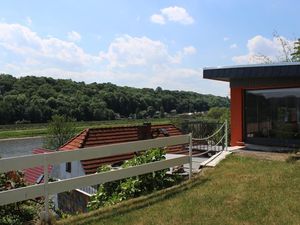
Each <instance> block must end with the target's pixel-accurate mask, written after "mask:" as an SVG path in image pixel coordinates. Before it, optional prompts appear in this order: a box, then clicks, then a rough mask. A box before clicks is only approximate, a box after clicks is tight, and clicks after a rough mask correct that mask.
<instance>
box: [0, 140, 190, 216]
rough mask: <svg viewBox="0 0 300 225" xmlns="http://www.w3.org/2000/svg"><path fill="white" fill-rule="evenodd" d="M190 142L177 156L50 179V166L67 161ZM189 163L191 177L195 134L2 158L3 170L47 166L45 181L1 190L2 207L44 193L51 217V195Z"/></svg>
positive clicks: (47, 210)
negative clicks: (182, 152) (185, 152)
mask: <svg viewBox="0 0 300 225" xmlns="http://www.w3.org/2000/svg"><path fill="white" fill-rule="evenodd" d="M181 144H188V145H189V155H188V156H182V155H179V156H178V157H177V158H173V159H166V160H161V161H157V162H151V163H147V164H143V165H139V166H133V167H129V168H124V169H120V170H115V171H108V172H102V173H96V174H90V175H85V176H79V177H73V178H69V179H64V180H59V181H54V182H49V174H48V165H49V164H52V165H53V164H60V163H64V162H71V161H78V160H87V159H93V158H101V157H108V156H112V155H118V154H124V153H129V152H132V151H136V152H137V151H145V150H148V149H151V148H161V147H166V146H173V145H181ZM187 163H188V164H189V178H191V176H192V134H188V135H179V136H173V137H165V138H156V139H150V140H143V141H135V142H127V143H121V144H112V145H105V146H99V147H90V148H84V149H77V150H74V151H60V152H53V153H44V154H36V155H27V156H20V157H12V158H5V159H0V173H1V172H8V171H12V170H22V169H25V168H32V167H35V166H40V165H43V166H44V183H42V184H36V185H31V186H26V187H22V188H17V189H12V190H8V191H2V192H0V206H1V205H6V204H10V203H14V202H19V201H24V200H28V199H34V198H37V197H41V196H44V199H45V208H44V209H45V220H46V221H48V219H49V195H53V194H56V193H61V192H65V191H69V190H74V189H80V188H84V187H87V186H91V185H97V184H103V183H106V182H110V181H115V180H120V179H123V178H128V177H132V176H138V175H142V174H146V173H151V172H155V171H159V170H162V169H166V168H170V167H174V166H178V165H183V164H187Z"/></svg>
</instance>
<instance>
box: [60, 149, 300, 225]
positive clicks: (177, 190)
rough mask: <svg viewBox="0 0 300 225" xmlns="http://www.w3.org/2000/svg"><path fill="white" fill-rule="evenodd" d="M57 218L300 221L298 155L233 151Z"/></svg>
mask: <svg viewBox="0 0 300 225" xmlns="http://www.w3.org/2000/svg"><path fill="white" fill-rule="evenodd" d="M59 224H90V225H101V224H106V225H113V224H116V225H117V224H120V225H121V224H125V225H126V224H128V225H142V224H153V225H168V224H170V225H184V224H189V225H192V224H207V225H208V224H209V225H212V224H216V225H219V224H222V225H225V224H228V225H235V224H247V225H250V224H268V225H272V224H278V225H284V224H287V225H288V224H289V225H293V224H295V225H299V224H300V161H299V160H298V161H297V162H294V163H287V162H282V161H270V160H258V159H254V158H249V157H243V156H237V155H232V156H230V157H228V158H227V159H226V160H224V161H222V162H221V163H220V164H219V165H218V166H217V167H216V168H214V169H208V170H205V171H204V174H202V175H201V176H198V177H196V178H194V179H193V180H192V181H191V182H190V181H188V182H186V183H184V184H181V185H179V186H177V187H173V188H171V189H170V190H168V191H166V190H163V191H160V192H157V193H154V194H152V195H150V196H144V197H141V198H138V199H132V200H130V201H127V202H124V203H121V204H120V205H117V206H114V207H110V208H104V209H100V210H98V211H94V212H90V213H88V214H81V215H79V216H77V217H76V216H75V217H71V218H70V219H68V220H62V221H60V222H59Z"/></svg>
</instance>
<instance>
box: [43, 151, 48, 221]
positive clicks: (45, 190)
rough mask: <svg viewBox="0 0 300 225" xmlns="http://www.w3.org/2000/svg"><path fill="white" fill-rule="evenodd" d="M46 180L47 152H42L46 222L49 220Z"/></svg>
mask: <svg viewBox="0 0 300 225" xmlns="http://www.w3.org/2000/svg"><path fill="white" fill-rule="evenodd" d="M48 180H49V173H48V162H47V153H44V193H45V194H44V199H45V200H44V201H45V215H44V218H43V219H45V222H46V224H47V223H48V221H49V194H48Z"/></svg>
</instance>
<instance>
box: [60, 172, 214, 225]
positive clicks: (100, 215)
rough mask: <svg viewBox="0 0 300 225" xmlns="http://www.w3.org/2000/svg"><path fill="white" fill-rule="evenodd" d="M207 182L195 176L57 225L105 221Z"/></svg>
mask: <svg viewBox="0 0 300 225" xmlns="http://www.w3.org/2000/svg"><path fill="white" fill-rule="evenodd" d="M209 180H210V179H208V178H204V177H200V176H196V177H195V178H193V179H192V180H189V181H185V182H183V183H181V184H179V185H176V186H173V187H169V188H166V189H163V190H160V191H157V192H154V193H152V194H149V195H146V196H141V197H138V198H134V199H130V200H128V201H125V202H121V203H119V204H116V205H114V206H110V207H105V208H100V209H98V210H95V211H91V212H89V213H85V214H81V215H78V216H73V217H71V218H69V219H66V220H61V221H57V224H77V225H86V224H90V223H93V222H95V221H99V219H107V218H110V217H113V216H116V215H120V214H124V213H130V212H131V211H134V210H137V209H142V208H145V207H148V206H151V205H153V204H156V203H159V202H161V201H165V200H167V199H169V198H171V197H175V196H176V195H178V194H181V193H183V192H185V191H187V190H189V189H191V188H195V187H197V186H200V185H203V184H205V183H206V182H208V181H209Z"/></svg>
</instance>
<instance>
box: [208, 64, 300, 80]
mask: <svg viewBox="0 0 300 225" xmlns="http://www.w3.org/2000/svg"><path fill="white" fill-rule="evenodd" d="M279 77H289V78H291V77H298V78H299V77H300V63H298V62H297V63H280V64H255V65H253V64H252V65H251V64H250V65H241V66H230V67H227V66H226V67H214V68H204V69H203V78H206V79H211V80H220V81H230V80H231V79H254V78H279Z"/></svg>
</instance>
